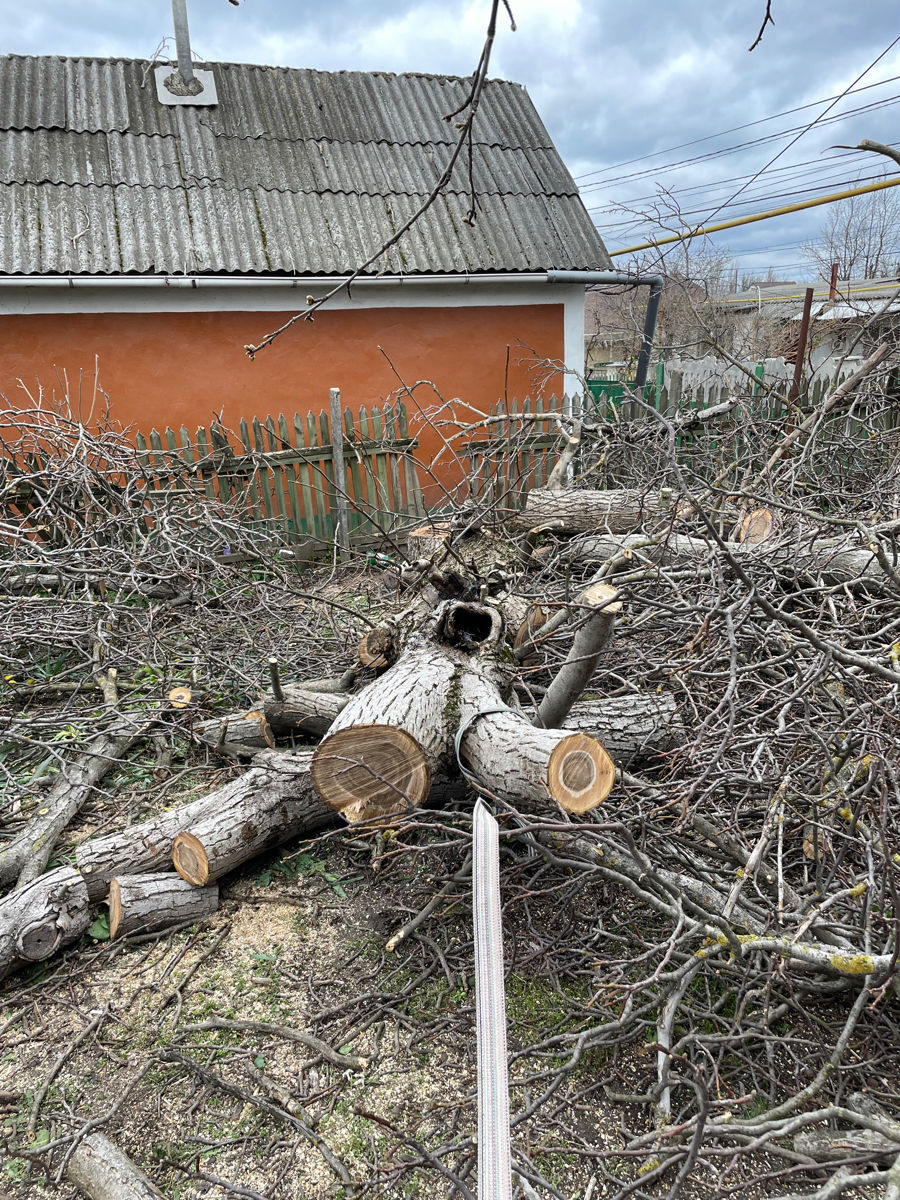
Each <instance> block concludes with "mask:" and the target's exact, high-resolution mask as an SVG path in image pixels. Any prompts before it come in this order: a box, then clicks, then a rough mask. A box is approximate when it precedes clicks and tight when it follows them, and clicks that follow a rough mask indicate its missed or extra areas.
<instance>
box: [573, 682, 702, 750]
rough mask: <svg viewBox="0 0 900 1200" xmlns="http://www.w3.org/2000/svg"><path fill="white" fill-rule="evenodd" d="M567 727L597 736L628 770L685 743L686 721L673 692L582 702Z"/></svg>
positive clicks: (574, 706) (574, 709)
mask: <svg viewBox="0 0 900 1200" xmlns="http://www.w3.org/2000/svg"><path fill="white" fill-rule="evenodd" d="M563 726H564V727H565V728H566V729H578V730H580V731H581V732H582V733H587V734H590V736H591V737H595V738H596V739H597V740H598V741H599V742H601V743H602V745H603V748H604V749H605V750H606V752H607V754H608V755H609V756H610V758H611V759H612V760H613V762H615V763H620V764H621V765H622V766H626V767H627V766H630V765H631V763H633V762H635V761H637V760H639V759H645V758H652V757H654V756H655V755H657V754H663V753H665V752H666V751H667V750H674V749H675V748H676V747H678V746H681V745H682V744H683V742H684V740H685V734H684V721H683V718H682V716H681V714H680V713H679V711H678V705H677V703H676V701H675V697H674V696H673V695H672V694H671V693H670V692H659V693H649V694H647V693H640V694H638V695H634V696H613V697H611V698H609V699H606V698H604V699H601V700H579V701H578V703H577V704H575V705H573V707H572V710H571V712H570V713H569V715H568V717H566V719H565V720H564V721H563Z"/></svg>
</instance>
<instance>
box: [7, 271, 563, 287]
mask: <svg viewBox="0 0 900 1200" xmlns="http://www.w3.org/2000/svg"><path fill="white" fill-rule="evenodd" d="M549 274H550V273H549V272H547V271H529V272H524V271H522V272H514V271H508V272H506V273H499V272H498V273H497V274H478V275H462V274H461V275H377V276H375V275H372V276H369V275H364V276H360V278H359V279H355V280H354V281H353V283H352V284H351V285H350V286H351V288H358V287H385V286H387V287H422V286H428V285H434V284H436V283H457V284H467V285H468V284H498V283H502V284H507V283H528V284H535V283H548V282H562V281H556V280H550V279H549ZM341 279H342V276H339V275H278V276H257V275H0V287H64V288H75V287H78V288H123V287H167V288H201V287H203V288H210V287H264V288H310V287H334V286H335V285H336V284H338V283H340V282H341ZM570 282H577V280H573V281H570Z"/></svg>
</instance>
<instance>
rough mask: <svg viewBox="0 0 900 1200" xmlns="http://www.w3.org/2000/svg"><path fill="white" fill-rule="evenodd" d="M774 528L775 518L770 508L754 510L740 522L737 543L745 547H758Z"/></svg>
mask: <svg viewBox="0 0 900 1200" xmlns="http://www.w3.org/2000/svg"><path fill="white" fill-rule="evenodd" d="M774 527H775V517H774V514H773V513H772V510H771V508H754V510H753V512H749V513H747V515H746V517H744V519H743V520H742V521H741V525H740V529H739V530H738V541H739V542H742V543H743V544H744V545H746V546H758V545H759V544H760V542H764V541H765V540H766V538H767V537H769V535H770V534H771V533H772V530H773V529H774Z"/></svg>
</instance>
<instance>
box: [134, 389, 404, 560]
mask: <svg viewBox="0 0 900 1200" xmlns="http://www.w3.org/2000/svg"><path fill="white" fill-rule="evenodd" d="M336 432H337V434H338V438H337V441H338V443H339V445H340V447H341V450H342V454H343V459H344V463H345V467H346V477H347V479H346V494H345V495H344V497H343V499H344V500H345V507H346V510H347V515H348V525H349V533H350V537H351V539H353V540H356V541H359V542H365V541H368V540H370V539H371V540H378V538H379V537H380V536H382V535H383V534H385V533H391V532H393V531H395V530H396V529H397V528H398V526H400V525H402V524H407V523H408V522H409V520H410V519H411V518H416V517H420V516H422V515H423V514H424V512H425V508H424V504H423V502H422V493H421V489H420V487H419V480H418V476H417V473H416V468H415V461H414V457H413V455H414V451H415V449H416V441H415V439H414V438H411V437H410V436H409V430H408V423H407V414H406V409H405V407H404V405H403V404H397V405H394V406H386V407H384V408H378V407H374V406H373V407H372V409H371V412H369V411H367V410H366V408H361V409H360V410H359V412H358V413H356V414H354V413H353V412H351V410H350V409H349V408H345V409H344V411H343V427H342V428H340V429H338V430H337V431H336ZM333 433H334V431H333V430H332V428H331V416H330V414H329V413H328V412H324V411H323V412H320V413H318V415H316V414H314V413H312V412H309V413H307V414H306V415H305V416H300V415H299V414H295V415H294V417H293V419H291V420H289V419H288V418H287V417H286V416H285V415H284V414H283V413H281V414H279V415H278V416H269V417H266V418H265V419H264V420H262V421H261V420H260V419H259V418H258V417H255V418H253V419H252V420H251V421H250V422H249V423H248V422H247V421H245V420H242V421H241V422H240V426H239V428H238V430H237V431H236V432H230V431H229V430H227V429H226V428H225V426H224V425H223V424H221V423H220V422H216V421H214V422H213V423H212V424H211V425H210V426H209V429H208V430H207V429H206V428H205V427H203V426H201V427H200V428H199V429H197V430H196V432H195V433H194V434H193V435H191V433H190V431H189V430H188V429H187V428H186V427H185V426H184V425H182V427H181V429H180V430H179V431H178V432H177V433H176V432H175V430H173V429H168V428H167V429H165V430H164V431H163V432H162V433H160V432H159V431H158V430H155V429H154V430H152V431H151V433H150V434H149V435H148V436H147V437H144V435H143V434H140V433H139V434H137V437H136V442H137V448H138V454H139V457H140V459H141V462H142V464H143V465H144V467H145V471H146V477H147V483H148V486H147V490H146V497H147V500H148V504H149V507H150V511H151V512H152V511H159V510H160V509H164V508H165V506H166V505H168V504H171V503H172V502H173V501H176V502H177V498H178V497H181V498H185V497H190V496H191V495H198V494H202V495H205V496H206V498H207V499H209V500H215V501H219V502H221V503H225V504H228V505H229V506H230V507H231V508H232V510H233V511H235V512H236V513H237V514H239V515H240V516H241V518H242V521H243V522H246V523H250V524H251V525H258V526H259V527H260V529H261V530H262V531H264V532H265V533H266V534H268V535H269V536H270V537H275V538H276V539H277V540H279V541H282V542H286V543H290V542H298V541H305V540H309V539H315V540H318V541H321V542H331V541H332V540H333V538H334V534H335V530H336V527H337V521H338V509H339V503H338V502H339V499H340V497H339V493H338V488H337V484H336V482H335V467H334V455H335V438H334V437H333Z"/></svg>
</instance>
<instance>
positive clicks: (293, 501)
mask: <svg viewBox="0 0 900 1200" xmlns="http://www.w3.org/2000/svg"><path fill="white" fill-rule="evenodd" d="M278 434H279V437H280V439H281V442H282V445H283V446H290V444H291V435H290V431H289V429H288V423H287V417H286V416H285V415H284V413H279V414H278ZM283 471H284V486H285V488H286V489H287V499H288V505H289V507H290V511H291V524H292V525H293V527H294V536H293V540H294V541H295V542H297V541H300V539H301V538H302V536H303V534H304V532H305V530H304V521H303V512H302V510H301V508H300V495H299V488H298V483H299V481H298V479H297V471H296V467H295V465H294V464H293V463H288V464H286V465H285V466H284V468H283Z"/></svg>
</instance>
